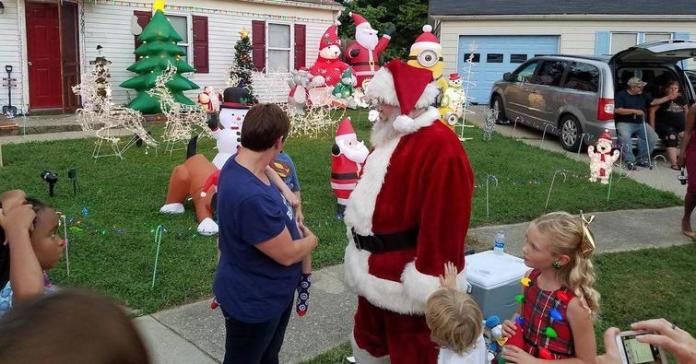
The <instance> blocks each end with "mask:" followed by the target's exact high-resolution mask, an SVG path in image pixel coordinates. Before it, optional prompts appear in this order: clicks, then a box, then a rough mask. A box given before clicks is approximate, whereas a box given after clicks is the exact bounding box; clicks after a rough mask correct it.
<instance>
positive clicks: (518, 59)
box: [510, 54, 527, 63]
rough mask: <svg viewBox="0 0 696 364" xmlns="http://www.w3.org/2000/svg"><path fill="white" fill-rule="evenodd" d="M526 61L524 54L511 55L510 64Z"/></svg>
mask: <svg viewBox="0 0 696 364" xmlns="http://www.w3.org/2000/svg"><path fill="white" fill-rule="evenodd" d="M526 60H527V55H526V54H511V55H510V63H524V62H525V61H526Z"/></svg>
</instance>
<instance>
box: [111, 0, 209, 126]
mask: <svg viewBox="0 0 696 364" xmlns="http://www.w3.org/2000/svg"><path fill="white" fill-rule="evenodd" d="M155 4H156V5H157V4H160V5H159V6H153V9H154V10H155V14H154V15H153V16H152V20H150V23H149V24H148V25H147V26H146V27H145V29H143V32H142V34H140V36H139V37H138V39H139V40H140V41H141V42H142V45H141V46H140V47H138V49H136V50H135V54H136V55H137V56H138V61H137V62H136V63H135V64H133V65H131V66H130V67H128V70H129V71H131V72H135V73H137V74H138V75H137V76H135V77H133V78H131V79H129V80H127V81H125V82H123V83H122V84H121V87H125V88H130V89H134V90H136V91H138V96H137V97H136V98H135V99H133V101H131V103H130V104H129V105H128V107H130V108H131V109H134V110H138V111H140V112H142V113H143V114H157V113H160V112H162V110H160V102H159V99H158V98H157V97H154V96H151V95H149V94H148V93H147V90H150V89H152V88H153V87H155V81H156V80H157V77H158V76H160V75H161V74H162V72H163V71H164V70H166V69H167V66H169V65H170V64H171V65H172V66H174V67H176V69H177V73H176V75H175V76H174V78H173V79H172V80H171V81H169V82H168V83H167V88H168V89H169V90H170V91H171V93H172V96H173V97H174V100H176V102H179V103H181V104H185V105H195V103H194V102H193V101H191V99H189V98H188V97H186V96H184V93H183V92H184V91H186V90H195V89H197V88H199V87H198V85H196V84H195V83H193V82H191V81H189V80H188V79H187V78H185V77H183V76H181V74H182V73H186V72H195V69H194V68H193V67H192V66H191V65H189V64H188V63H186V61H185V57H183V56H184V55H185V53H184V50H183V49H181V48H180V47H179V46H178V45H177V43H178V42H180V41H182V39H183V38H181V36H180V35H179V34H178V33H177V32H176V30H174V27H173V26H172V24H171V23H170V22H169V19H167V17H166V16H165V15H164V12H163V8H164V7H163V6H162V5H163V4H162V2H158V1H156V2H155Z"/></svg>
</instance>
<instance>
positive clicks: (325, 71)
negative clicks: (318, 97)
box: [309, 24, 349, 89]
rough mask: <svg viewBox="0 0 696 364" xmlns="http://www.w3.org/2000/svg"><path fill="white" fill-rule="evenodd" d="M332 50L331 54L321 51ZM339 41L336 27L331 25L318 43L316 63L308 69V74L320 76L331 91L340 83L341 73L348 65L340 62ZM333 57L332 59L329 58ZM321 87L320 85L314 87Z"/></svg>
mask: <svg viewBox="0 0 696 364" xmlns="http://www.w3.org/2000/svg"><path fill="white" fill-rule="evenodd" d="M324 49H332V50H333V51H332V52H333V53H332V52H328V54H327V51H323V50H324ZM340 55H341V41H340V40H339V39H338V25H337V24H334V25H331V26H330V27H329V28H328V29H326V32H324V35H323V36H322V37H321V40H320V41H319V56H318V57H317V61H316V63H314V65H313V66H312V68H310V69H309V73H310V74H311V75H312V76H314V77H316V76H322V77H323V78H324V82H325V85H326V86H330V87H331V88H332V89H333V87H334V86H336V84H337V83H338V82H340V81H341V75H342V74H343V71H345V70H346V69H348V67H349V66H348V64H346V63H345V62H343V61H341V58H340ZM331 57H333V58H331ZM315 86H321V85H315Z"/></svg>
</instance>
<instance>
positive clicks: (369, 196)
mask: <svg viewBox="0 0 696 364" xmlns="http://www.w3.org/2000/svg"><path fill="white" fill-rule="evenodd" d="M399 140H401V138H400V137H397V138H392V139H391V140H389V141H386V142H385V143H383V144H380V145H377V146H375V149H374V150H373V151H372V153H371V154H370V156H369V157H367V160H366V161H365V166H364V167H363V174H362V177H361V178H360V180H359V181H358V185H357V186H355V190H353V192H352V193H351V195H350V196H351V197H350V200H349V201H348V207H347V208H346V214H345V223H346V226H348V228H349V229H350V228H351V227H352V228H354V229H355V231H356V232H357V233H358V234H360V235H366V236H368V235H372V214H374V212H375V203H376V201H377V195H378V194H379V191H380V190H381V189H382V184H383V183H384V176H386V174H387V168H388V167H389V160H390V159H391V156H392V154H393V153H394V149H396V146H397V145H398V144H399Z"/></svg>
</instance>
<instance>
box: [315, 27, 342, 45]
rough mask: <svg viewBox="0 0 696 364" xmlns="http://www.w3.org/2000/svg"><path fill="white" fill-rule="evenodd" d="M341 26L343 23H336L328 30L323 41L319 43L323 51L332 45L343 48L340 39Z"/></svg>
mask: <svg viewBox="0 0 696 364" xmlns="http://www.w3.org/2000/svg"><path fill="white" fill-rule="evenodd" d="M339 25H341V23H339V22H338V21H336V22H335V23H334V24H333V25H332V26H330V27H329V28H328V29H326V31H325V32H324V35H323V36H322V37H321V40H320V41H319V49H323V48H326V47H328V46H331V45H335V46H338V47H340V46H341V41H340V40H339V39H338V26H339Z"/></svg>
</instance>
